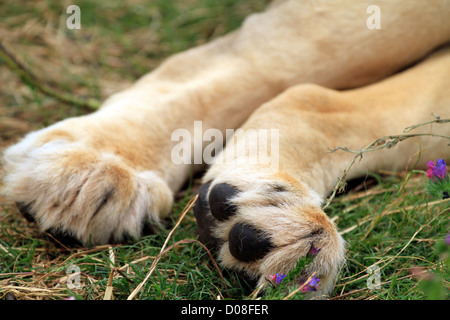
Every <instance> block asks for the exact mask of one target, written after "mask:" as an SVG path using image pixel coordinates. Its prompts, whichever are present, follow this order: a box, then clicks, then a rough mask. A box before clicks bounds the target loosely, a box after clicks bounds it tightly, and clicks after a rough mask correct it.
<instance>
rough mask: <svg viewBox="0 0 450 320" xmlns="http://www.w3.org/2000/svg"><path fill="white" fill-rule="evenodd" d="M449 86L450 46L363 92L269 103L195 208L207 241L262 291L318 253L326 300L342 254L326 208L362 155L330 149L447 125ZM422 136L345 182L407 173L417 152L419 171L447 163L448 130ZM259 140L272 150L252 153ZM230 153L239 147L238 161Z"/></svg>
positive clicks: (211, 176) (368, 160)
mask: <svg viewBox="0 0 450 320" xmlns="http://www.w3.org/2000/svg"><path fill="white" fill-rule="evenodd" d="M449 84H450V47H447V48H445V49H442V50H440V51H438V52H437V53H435V54H433V55H432V56H431V57H430V58H428V59H427V60H425V61H424V62H422V63H420V64H419V65H417V66H414V67H413V68H411V69H408V70H406V71H404V72H402V73H399V74H397V75H394V76H392V77H391V78H388V79H386V80H383V81H381V82H378V83H376V84H372V85H369V86H366V87H363V88H359V89H354V90H349V91H342V92H339V91H334V90H331V89H327V88H323V87H320V86H317V85H298V86H295V87H293V88H291V89H288V90H287V91H285V92H284V93H282V94H280V95H279V96H278V97H276V98H274V99H273V100H271V101H269V102H267V103H266V104H264V105H263V106H261V108H259V109H258V110H256V111H255V112H254V113H253V114H252V116H251V117H250V118H249V120H248V121H247V122H246V123H245V124H244V125H243V126H242V127H241V130H243V132H245V134H244V135H241V137H245V138H246V139H245V138H241V139H238V137H237V135H235V136H234V137H233V138H232V142H233V143H232V144H229V145H227V147H226V148H225V150H224V151H223V152H222V157H218V158H217V160H216V161H217V162H216V163H215V164H214V165H212V166H211V168H210V169H209V170H208V172H207V173H206V175H205V177H204V184H203V186H202V187H201V188H200V189H199V195H200V196H199V197H200V200H199V202H198V205H196V207H195V214H196V218H197V221H198V228H199V234H200V239H201V241H203V242H205V243H208V244H209V245H211V246H213V247H217V249H218V254H219V258H220V261H221V263H222V264H223V265H224V266H226V267H228V268H231V269H234V270H238V271H243V272H244V273H246V274H247V276H249V277H250V278H253V279H256V280H257V281H259V284H264V283H265V282H266V281H265V278H266V277H267V276H268V275H270V274H275V273H287V272H288V271H289V270H290V269H292V268H293V267H294V266H295V264H296V262H297V261H298V259H299V258H301V257H303V256H305V255H306V254H307V253H308V252H309V250H310V248H311V244H313V245H314V247H315V248H320V249H321V250H320V252H319V253H318V254H317V256H316V257H315V259H314V261H313V263H312V264H311V265H310V267H309V269H308V270H307V273H308V274H312V273H313V272H316V275H317V277H319V278H320V286H319V290H318V291H317V292H316V293H315V294H317V295H320V294H328V293H329V292H330V290H331V289H332V288H333V284H334V282H335V280H336V276H337V274H338V270H339V267H340V265H341V264H342V263H343V262H344V257H345V250H344V241H343V239H342V238H341V236H340V235H339V233H338V231H337V230H336V227H335V226H334V224H333V223H332V222H331V221H330V219H329V218H328V217H327V216H326V214H325V213H324V212H323V210H322V209H321V208H322V205H323V204H324V200H325V199H326V197H327V195H328V194H329V193H330V192H331V190H332V188H333V187H334V185H335V184H336V182H337V180H338V178H339V177H340V176H342V175H343V173H344V170H345V169H346V167H347V166H348V165H349V164H350V162H351V160H352V159H353V157H354V156H355V154H353V153H349V152H344V151H336V152H333V153H330V152H329V150H330V149H333V148H336V147H338V146H342V147H348V148H350V149H353V150H361V149H362V148H364V147H366V146H367V145H369V144H370V143H371V142H373V141H374V140H376V139H378V138H382V137H385V136H388V135H398V134H402V133H403V130H404V129H405V128H406V127H408V126H411V125H414V124H418V123H422V122H426V121H429V120H433V119H434V117H433V114H434V115H439V116H441V117H442V118H447V119H448V118H449V117H450V108H449V107H448V106H449V105H450V93H449V91H448V88H449ZM264 130H265V131H264ZM273 130H275V132H278V133H279V135H278V138H277V139H278V140H277V139H275V138H276V135H273V136H271V137H270V139H267V138H266V137H265V136H263V135H261V134H259V135H258V134H254V133H255V132H256V133H264V132H270V131H273ZM250 133H252V134H250ZM418 133H419V134H420V133H425V135H419V136H417V137H414V138H410V139H407V140H405V141H401V142H399V143H398V145H396V146H395V147H393V148H390V149H383V150H379V151H376V152H375V151H374V152H370V153H366V154H364V156H363V158H362V159H361V161H357V162H356V163H355V165H354V166H353V167H352V168H351V170H350V172H349V176H348V177H349V178H351V177H356V176H358V175H361V174H365V173H367V172H368V171H372V172H373V171H376V170H379V169H390V170H392V169H405V168H407V167H408V165H409V164H411V165H412V164H414V163H416V162H417V159H418V158H419V151H421V152H420V153H421V157H420V160H419V161H418V165H419V166H422V167H424V166H425V164H426V163H427V161H428V160H431V159H437V158H447V159H449V157H450V149H449V148H448V139H445V138H442V137H438V136H439V135H441V136H442V135H446V136H450V127H449V126H448V125H446V124H434V125H432V126H429V125H428V126H420V127H418V128H416V129H414V130H412V131H411V132H409V134H418ZM428 133H432V134H434V135H437V136H429V135H427V134H428ZM233 139H235V141H234V140H233ZM261 139H263V141H265V142H267V145H266V146H265V148H266V149H265V150H268V151H266V152H263V153H259V152H255V150H256V149H258V148H261V144H260V143H261ZM266 140H267V141H266ZM274 140H275V141H274ZM274 142H276V143H274ZM255 146H256V147H255ZM228 148H234V152H231V153H229V154H231V155H233V156H231V157H230V156H228V154H227V151H228ZM274 153H276V154H274ZM271 161H274V162H272V163H271ZM274 164H275V165H274ZM303 276H305V275H303Z"/></svg>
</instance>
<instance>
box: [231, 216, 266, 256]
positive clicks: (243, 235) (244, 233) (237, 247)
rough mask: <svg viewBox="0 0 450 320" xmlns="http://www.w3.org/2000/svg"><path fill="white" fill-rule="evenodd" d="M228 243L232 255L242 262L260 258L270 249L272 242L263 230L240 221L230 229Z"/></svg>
mask: <svg viewBox="0 0 450 320" xmlns="http://www.w3.org/2000/svg"><path fill="white" fill-rule="evenodd" d="M228 245H229V249H230V253H231V254H232V255H233V257H235V258H236V259H238V260H241V261H244V262H251V261H256V260H258V259H261V258H263V257H264V256H265V255H266V254H267V253H268V252H269V251H270V250H271V249H272V243H271V242H270V240H269V239H268V238H267V236H266V235H265V234H264V233H263V232H261V231H258V230H255V229H254V228H252V227H250V226H248V225H245V224H242V223H238V224H236V225H235V226H234V227H233V228H232V229H231V230H230V233H229V234H228Z"/></svg>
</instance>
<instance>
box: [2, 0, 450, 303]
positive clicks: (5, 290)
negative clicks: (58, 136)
mask: <svg viewBox="0 0 450 320" xmlns="http://www.w3.org/2000/svg"><path fill="white" fill-rule="evenodd" d="M266 3H267V1H257V0H250V1H245V2H242V1H238V0H226V1H223V0H221V1H219V0H217V1H213V0H189V1H173V2H172V1H164V0H154V1H144V0H132V1H127V2H126V3H124V2H123V1H118V0H117V1H116V0H114V1H102V2H95V4H94V2H92V1H88V0H84V1H74V2H70V3H69V2H67V1H56V0H54V1H53V0H48V1H13V2H11V1H10V2H7V3H6V2H4V3H2V4H1V5H0V39H2V40H1V41H2V43H3V44H4V45H5V47H7V48H8V50H9V51H11V52H13V53H14V55H15V56H16V57H17V59H18V60H20V61H21V62H22V63H23V64H24V65H26V66H27V67H28V68H29V69H30V70H32V72H33V73H34V74H36V75H37V77H38V78H39V80H40V81H43V82H45V83H47V84H49V85H50V86H52V87H54V88H56V89H57V90H60V91H61V92H63V91H65V92H70V93H71V94H73V95H74V96H78V97H82V98H88V97H89V98H94V99H96V100H98V101H101V100H103V99H104V98H106V97H108V96H109V95H110V94H112V93H113V92H116V91H118V90H120V89H122V88H125V87H127V86H128V85H129V84H131V83H132V82H133V81H135V80H136V79H137V78H138V77H140V76H141V75H143V74H145V73H146V72H148V71H149V70H152V69H153V68H155V67H156V66H157V65H158V64H159V63H160V62H161V61H162V60H163V59H164V58H165V57H167V56H168V55H170V54H171V53H174V52H178V51H181V50H184V49H186V48H189V47H191V46H193V45H198V44H201V43H204V42H206V41H208V40H210V39H212V38H215V37H217V36H220V35H222V34H224V33H226V32H227V31H230V30H232V29H234V28H237V27H238V26H239V24H240V23H241V21H242V19H243V18H244V17H245V16H246V15H247V14H248V13H250V12H252V11H255V10H262V9H263V8H264V6H265V4H266ZM70 4H77V5H78V6H79V7H80V8H81V26H82V28H81V29H80V30H69V29H67V27H66V19H67V18H68V17H69V14H67V13H66V8H67V6H69V5H70ZM91 111H92V110H90V109H89V108H88V107H83V106H80V105H77V104H73V103H63V102H61V101H59V100H58V99H55V98H54V97H52V96H49V95H46V94H43V93H41V92H40V91H39V90H38V89H37V88H36V87H35V85H34V84H33V83H26V82H24V81H23V80H22V79H21V78H20V77H19V76H18V75H17V73H16V72H13V71H12V70H11V68H10V67H8V66H7V65H6V63H4V62H2V61H1V60H0V151H1V150H3V149H4V148H5V147H7V146H8V145H11V144H12V143H14V142H15V141H17V140H18V139H19V138H20V137H21V136H22V135H23V134H25V133H27V132H29V131H31V130H35V129H39V128H42V127H45V126H47V125H49V124H52V123H54V122H56V121H59V120H61V119H64V118H67V117H70V116H77V115H82V114H86V113H88V112H91ZM342 152H343V151H342ZM393 152H394V151H393ZM0 173H1V167H0ZM426 180H427V176H426V174H425V173H424V172H422V171H419V170H416V171H412V172H382V173H377V174H375V173H374V174H372V175H369V176H367V177H366V178H364V179H360V180H358V181H354V182H353V183H352V184H351V185H349V186H348V187H347V191H346V192H345V193H343V194H340V195H338V196H337V197H336V198H335V199H334V200H333V201H332V203H331V204H330V206H328V207H327V209H326V213H327V214H328V215H329V216H330V217H332V218H333V220H334V221H335V222H336V224H337V226H338V228H339V230H340V232H341V233H342V234H343V237H344V239H345V240H346V241H347V264H346V265H345V267H344V268H343V269H342V270H341V275H340V277H339V280H338V282H337V284H336V288H335V290H334V292H333V294H332V295H331V297H330V298H331V299H346V300H353V299H366V300H367V299H369V300H370V299H396V300H399V299H425V298H434V299H441V298H448V289H449V274H448V246H447V247H445V245H443V243H444V238H445V236H446V234H447V232H448V231H449V230H450V228H449V223H448V215H449V211H450V208H449V201H448V200H442V199H437V198H432V197H430V196H429V195H428V194H427V193H426V191H425V188H424V186H425V183H426ZM198 186H199V177H198V176H194V177H192V179H191V181H189V183H188V184H187V185H186V187H185V188H183V190H182V191H181V192H179V193H178V194H177V196H176V203H175V206H174V207H173V212H172V214H171V215H170V219H169V221H167V226H166V229H163V230H161V232H160V233H158V234H156V235H153V236H147V237H145V238H143V239H141V240H139V241H137V242H135V243H132V244H127V245H118V246H100V247H92V248H67V247H66V246H65V245H64V244H60V243H58V242H56V241H54V240H53V239H51V238H49V237H48V236H46V235H43V234H41V233H40V232H39V230H38V229H37V227H36V226H35V225H34V224H32V223H28V222H27V221H26V220H25V219H23V218H22V217H21V216H20V214H19V213H18V210H17V209H16V208H15V206H14V205H13V204H11V203H6V202H5V201H4V199H3V198H0V261H1V262H0V299H8V298H15V299H30V300H39V299H64V298H68V297H72V296H73V297H76V298H78V299H89V300H95V299H104V298H106V299H110V298H114V299H127V298H128V297H130V295H132V296H133V298H134V299H174V300H175V299H176V300H178V299H211V300H212V299H218V298H219V299H225V298H231V299H252V298H255V295H252V294H251V292H249V290H248V289H246V288H245V285H243V284H241V283H240V282H239V279H238V278H237V277H236V275H234V274H229V273H228V272H227V271H226V270H224V269H222V268H220V266H217V264H216V262H215V259H214V255H210V254H209V252H208V251H207V250H206V249H205V247H204V246H203V245H202V244H201V243H200V242H198V241H197V240H196V239H197V235H196V225H195V218H194V216H193V213H192V210H188V211H186V214H185V215H184V216H183V217H182V220H180V224H179V225H177V224H176V222H177V220H178V218H179V217H180V214H181V213H183V209H185V208H186V206H187V204H188V201H189V200H191V199H192V197H193V194H194V192H195V190H196V188H198ZM172 231H173V232H172ZM166 240H167V243H166ZM165 243H166V245H165V246H164V244H165ZM174 244H176V246H172V245H174ZM162 249H167V250H166V251H164V254H162V255H159V254H160V252H161V251H162ZM445 251H446V252H445ZM372 265H375V266H376V267H374V268H370V267H371V266H372ZM71 266H74V267H75V270H79V271H80V272H81V273H80V274H78V275H79V276H78V278H76V277H75V278H70V277H69V275H73V274H72V273H70V270H72V269H71V268H73V267H71ZM77 268H79V269H77ZM371 269H375V270H378V271H379V274H377V273H372V274H371V273H369V272H368V270H371ZM150 270H153V271H152V274H151V275H150V276H149V277H148V278H146V275H147V274H148V273H149V272H150ZM219 271H220V272H219ZM378 275H379V277H378V278H377V276H378ZM75 276H77V275H76V274H75ZM77 279H79V280H80V282H79V283H78V282H76V281H75V280H77ZM377 279H379V282H377V281H376V280H377ZM141 283H142V285H143V286H142V288H141V289H140V290H136V291H135V289H136V288H137V287H138V285H139V284H141ZM378 283H379V286H377V284H378ZM371 284H372V285H371ZM287 296H288V293H287V292H285V291H281V293H280V292H278V293H273V292H272V295H271V293H267V294H266V296H263V298H267V299H270V298H285V297H287ZM296 297H297V298H298V297H299V296H296Z"/></svg>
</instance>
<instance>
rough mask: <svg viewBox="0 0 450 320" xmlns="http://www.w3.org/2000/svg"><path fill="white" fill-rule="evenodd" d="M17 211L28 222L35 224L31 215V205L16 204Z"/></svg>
mask: <svg viewBox="0 0 450 320" xmlns="http://www.w3.org/2000/svg"><path fill="white" fill-rule="evenodd" d="M16 206H17V209H19V211H20V213H21V214H22V215H23V216H24V217H25V219H27V220H28V221H29V222H36V220H35V219H34V217H33V215H32V214H31V210H30V209H31V204H25V203H23V202H16Z"/></svg>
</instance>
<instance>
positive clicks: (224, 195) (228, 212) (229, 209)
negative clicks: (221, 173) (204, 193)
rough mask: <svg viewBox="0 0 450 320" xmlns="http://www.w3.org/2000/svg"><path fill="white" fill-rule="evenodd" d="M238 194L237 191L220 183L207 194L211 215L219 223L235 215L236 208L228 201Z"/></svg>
mask: <svg viewBox="0 0 450 320" xmlns="http://www.w3.org/2000/svg"><path fill="white" fill-rule="evenodd" d="M237 193H238V190H237V189H236V188H235V187H233V186H230V185H229V184H227V183H220V184H218V185H216V186H214V188H212V190H211V191H210V193H209V207H210V209H211V213H212V215H213V216H214V218H216V219H217V220H219V221H225V220H227V219H228V218H230V217H231V216H232V215H234V214H235V213H236V209H237V208H236V206H235V205H233V204H231V203H230V202H229V200H230V199H231V198H233V197H234V196H235V195H236V194H237Z"/></svg>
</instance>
